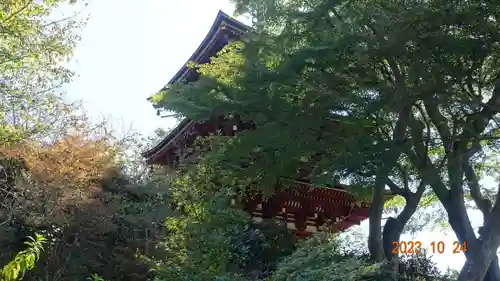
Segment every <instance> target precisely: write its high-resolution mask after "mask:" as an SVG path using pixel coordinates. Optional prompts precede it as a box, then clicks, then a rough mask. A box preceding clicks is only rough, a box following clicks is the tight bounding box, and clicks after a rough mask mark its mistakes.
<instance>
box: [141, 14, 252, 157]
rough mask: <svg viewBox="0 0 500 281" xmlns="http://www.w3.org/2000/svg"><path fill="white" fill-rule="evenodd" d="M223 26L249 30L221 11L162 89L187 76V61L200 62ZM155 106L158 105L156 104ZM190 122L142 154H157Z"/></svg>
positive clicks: (150, 155) (239, 30)
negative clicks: (203, 36)
mask: <svg viewBox="0 0 500 281" xmlns="http://www.w3.org/2000/svg"><path fill="white" fill-rule="evenodd" d="M222 26H224V27H225V30H230V31H236V32H241V33H243V32H246V31H248V30H249V27H248V26H247V25H245V24H244V23H241V22H239V21H238V20H236V19H234V18H232V17H230V16H229V15H227V14H226V13H224V12H222V11H219V13H218V14H217V17H216V19H215V21H214V23H213V25H212V27H211V28H210V30H209V32H208V34H207V35H206V36H205V38H204V39H203V41H202V42H201V44H200V45H199V46H198V48H197V49H196V51H195V52H194V53H193V55H191V57H190V58H189V60H188V61H187V62H186V63H185V64H184V66H183V67H182V68H181V69H180V70H179V71H177V73H176V74H175V75H174V77H172V79H170V81H169V82H168V84H167V85H166V86H165V87H163V88H162V90H165V89H166V87H168V85H172V84H174V83H177V82H179V81H181V80H182V79H183V78H184V77H186V75H187V74H188V73H189V72H190V71H192V69H190V68H188V67H187V63H188V62H192V61H194V62H199V61H200V60H201V59H202V58H203V57H205V56H206V55H207V54H206V52H207V51H208V50H210V47H211V46H213V45H214V44H215V43H216V41H217V39H218V36H219V35H220V34H221V32H222ZM148 100H151V97H150V98H148ZM155 108H157V107H156V106H155ZM190 123H191V120H189V119H187V118H186V119H184V120H182V121H181V123H180V124H179V125H177V127H176V128H175V129H174V130H173V131H172V132H170V133H169V134H168V135H167V136H166V137H165V138H163V139H162V140H161V141H160V142H159V143H158V144H156V145H155V146H154V147H153V148H151V149H149V150H147V151H145V152H143V153H142V156H143V157H145V158H151V157H152V156H154V155H155V154H157V152H159V151H161V150H162V148H163V147H164V146H166V145H167V144H169V143H170V142H171V141H172V140H173V139H174V138H175V137H176V136H177V135H178V134H179V133H181V132H182V131H183V129H184V128H185V127H186V126H188V125H189V124H190Z"/></svg>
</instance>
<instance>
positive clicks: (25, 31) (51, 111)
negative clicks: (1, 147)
mask: <svg viewBox="0 0 500 281" xmlns="http://www.w3.org/2000/svg"><path fill="white" fill-rule="evenodd" d="M75 2H76V1H69V3H68V1H62V0H61V1H59V0H44V1H25V0H7V1H3V2H2V4H1V5H0V34H1V42H2V43H1V44H0V54H1V57H2V61H1V62H0V78H1V80H2V84H1V86H0V93H2V95H1V96H2V98H1V99H0V124H1V126H0V140H1V141H2V143H9V142H17V141H19V140H22V139H25V138H27V137H45V136H46V135H48V134H58V133H59V132H63V131H65V128H66V127H67V125H68V124H69V125H74V123H75V122H76V121H77V120H75V119H74V118H72V116H71V115H72V113H73V112H72V109H74V108H75V106H77V105H76V104H72V103H68V102H66V101H65V97H64V95H62V93H61V92H60V90H59V88H60V87H61V86H62V85H63V84H65V83H67V82H69V81H70V79H71V78H72V76H73V73H72V71H70V70H69V69H67V68H66V67H64V66H63V64H64V63H65V62H66V60H67V59H68V58H69V57H70V55H71V53H72V49H73V47H74V46H75V44H76V43H77V42H78V41H79V35H78V31H79V30H80V29H81V28H82V27H83V26H84V24H85V19H82V18H81V17H79V16H78V15H70V16H63V15H60V13H58V12H59V11H60V10H62V9H65V10H66V11H70V12H71V11H75V10H76V9H80V7H81V6H82V5H83V4H84V3H83V2H82V1H80V2H78V3H76V4H75ZM40 134H43V135H42V136H40Z"/></svg>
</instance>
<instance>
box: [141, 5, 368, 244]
mask: <svg viewBox="0 0 500 281" xmlns="http://www.w3.org/2000/svg"><path fill="white" fill-rule="evenodd" d="M249 29H250V28H249V27H248V26H247V25H245V24H243V23H241V22H239V21H238V20H236V19H234V18H232V17H230V16H228V15H227V14H225V13H224V12H222V11H219V13H218V14H217V18H216V19H215V22H214V23H213V25H212V27H211V28H210V31H209V32H208V34H207V35H206V37H205V39H204V40H203V41H202V42H201V44H200V45H199V47H198V48H197V49H196V51H195V52H194V54H193V55H192V56H191V57H190V58H189V60H188V62H196V63H200V64H203V63H209V62H210V58H211V57H213V56H215V55H216V54H217V53H218V52H219V51H220V50H222V48H224V47H225V46H226V45H227V44H228V43H229V42H231V41H234V40H241V38H242V35H243V34H244V33H245V32H247V31H248V30H249ZM198 75H199V74H198V73H197V72H196V71H194V70H193V69H191V68H188V67H187V64H186V65H184V66H183V67H182V68H181V69H180V70H179V71H178V72H177V73H176V74H175V75H174V77H173V78H172V79H171V80H170V81H169V82H168V84H167V85H172V84H174V83H187V82H193V81H196V79H197V78H198ZM149 100H150V99H149ZM156 109H157V114H158V115H160V109H159V108H156ZM223 119H224V117H223V116H214V117H213V118H211V119H210V120H208V121H206V122H198V121H195V120H190V119H187V118H186V119H184V120H182V121H181V122H180V124H179V125H178V126H177V127H176V128H175V129H174V130H172V132H171V133H170V134H168V135H167V136H166V137H165V138H163V139H162V140H161V141H160V142H159V143H158V144H156V145H155V146H154V147H153V148H151V149H149V150H148V151H145V152H143V153H142V156H143V157H144V158H146V160H147V163H148V164H150V165H162V166H166V167H167V168H169V169H175V168H176V167H177V165H178V164H179V163H182V161H183V160H184V159H185V158H186V157H187V156H188V153H189V152H188V151H189V149H188V148H189V147H190V146H191V145H193V143H194V141H195V139H196V138H197V137H198V136H208V135H210V134H211V133H214V132H217V131H220V132H222V134H223V135H225V136H234V135H235V134H237V133H238V130H240V131H241V130H244V129H248V128H244V126H240V128H238V126H237V125H234V124H233V125H231V124H227V122H221V121H222V120H223ZM345 187H346V186H343V185H340V184H334V185H333V186H329V187H325V186H313V185H312V184H311V183H310V182H308V181H307V180H304V179H283V180H281V181H280V182H279V183H277V184H276V186H275V193H274V195H273V196H272V197H270V198H268V197H265V196H263V195H258V196H254V197H253V198H251V199H248V200H247V201H246V202H244V204H243V208H244V210H245V211H247V212H248V213H250V214H251V215H252V217H253V219H254V220H256V221H260V220H262V219H277V220H282V221H284V222H286V224H287V227H288V229H290V230H291V231H292V232H293V233H294V234H295V235H296V236H297V237H300V238H303V237H307V236H310V235H311V234H312V233H315V232H317V231H319V230H320V229H322V228H320V226H323V225H326V226H327V227H328V228H329V229H330V230H331V231H332V232H339V231H342V230H345V229H347V228H348V227H350V226H352V225H359V224H360V222H361V221H362V220H364V219H366V218H368V209H369V204H368V203H366V202H356V200H355V198H354V196H353V195H352V194H350V193H349V192H348V191H347V190H346V188H345ZM233 203H235V201H234V200H233Z"/></svg>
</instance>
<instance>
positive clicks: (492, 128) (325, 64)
mask: <svg viewBox="0 0 500 281" xmlns="http://www.w3.org/2000/svg"><path fill="white" fill-rule="evenodd" d="M235 2H236V4H237V7H238V10H239V11H240V12H249V13H250V14H251V15H252V16H253V17H254V18H255V20H256V28H257V35H256V36H254V37H253V38H254V41H251V42H250V43H247V44H246V46H244V47H243V46H236V47H234V46H233V50H231V48H228V49H227V50H226V51H225V52H223V53H221V54H220V55H219V58H215V59H213V60H212V62H211V64H209V65H201V66H198V71H199V72H200V73H201V74H202V77H201V79H200V80H199V81H198V82H196V83H192V84H188V85H176V86H173V87H172V88H171V89H170V90H169V91H167V92H163V93H160V94H159V95H158V96H157V97H156V99H155V101H156V102H157V103H159V104H160V105H163V106H164V107H166V108H167V109H171V110H174V111H176V112H179V113H181V114H182V115H185V116H188V117H192V118H198V119H202V118H207V117H208V116H210V115H224V116H237V117H238V118H241V119H243V120H247V121H249V120H252V122H254V124H255V125H256V128H257V129H256V130H254V131H249V132H246V133H241V134H240V135H238V136H237V137H236V139H235V140H234V141H231V142H230V143H229V144H227V145H226V146H225V152H227V153H226V154H224V155H223V156H220V155H219V159H222V158H224V160H231V161H227V162H226V163H231V165H232V166H235V165H234V164H235V163H239V164H242V163H244V164H245V165H247V167H246V168H245V169H244V171H239V172H236V173H237V174H238V175H239V176H243V178H245V177H244V176H247V177H249V176H253V178H254V179H255V178H259V179H261V180H263V179H264V177H274V178H271V179H269V180H270V181H272V180H276V178H277V177H279V176H283V175H286V174H287V173H288V174H291V173H295V171H296V168H297V167H299V166H301V165H303V164H302V162H308V165H310V166H312V167H314V169H312V171H311V174H312V175H313V176H314V175H322V174H325V173H327V174H330V175H331V172H332V171H336V172H340V173H341V174H342V175H343V176H345V177H348V178H350V179H351V182H369V183H371V184H373V186H374V189H373V191H372V207H371V211H370V213H371V214H370V223H371V224H372V225H371V227H370V235H371V238H370V250H371V253H372V256H373V257H375V258H379V257H380V252H381V249H383V247H382V245H383V243H382V240H381V233H380V232H381V231H380V218H381V213H382V207H383V202H382V198H383V197H382V194H383V192H384V190H385V187H386V186H389V187H390V188H391V189H392V190H393V191H395V192H396V193H398V194H401V195H403V196H405V195H406V196H405V197H406V208H408V209H407V210H408V212H407V214H410V216H411V213H412V212H411V211H412V210H413V211H414V209H416V206H415V205H414V203H412V202H417V204H418V201H420V200H419V199H420V198H419V197H420V196H422V193H424V192H425V191H424V187H425V186H429V187H431V188H432V191H433V193H434V194H435V195H436V196H437V198H438V199H439V202H440V203H441V204H442V205H443V207H444V208H445V209H446V212H447V215H448V222H449V223H450V225H451V227H452V229H453V230H454V231H455V233H456V235H457V238H458V240H459V241H460V242H461V243H463V242H466V243H467V244H468V245H469V249H471V250H470V251H467V253H466V257H467V263H466V266H465V267H464V268H463V270H462V273H461V275H460V280H482V279H483V277H484V276H485V275H486V274H487V269H488V267H489V266H490V264H491V265H492V266H491V270H490V271H489V273H488V278H489V279H490V280H496V277H495V276H496V272H497V270H498V266H497V263H496V262H493V263H492V261H493V260H495V259H496V254H495V252H496V249H497V248H498V245H499V243H500V229H498V228H500V225H497V223H496V222H494V221H493V220H491V219H489V218H490V217H491V215H495V214H496V212H500V200H489V199H486V198H484V197H482V192H484V190H481V189H480V188H479V185H478V184H477V183H478V179H479V177H480V176H481V173H478V171H477V169H476V170H475V169H474V168H475V166H478V165H477V163H480V162H481V160H480V159H479V158H481V157H482V158H484V157H492V156H491V155H495V154H496V153H497V151H498V147H497V146H496V142H495V140H496V135H497V129H498V127H497V126H496V122H497V121H496V119H497V110H498V108H499V107H498V106H499V104H498V103H499V100H500V98H498V95H500V91H498V90H495V87H496V84H497V79H498V74H499V69H498V67H497V63H496V62H497V61H498V59H499V58H498V54H499V52H498V50H497V48H498V46H499V45H498V43H499V38H500V37H499V33H498V26H497V20H496V19H497V18H498V16H499V14H498V11H499V7H498V6H497V5H496V4H495V3H483V2H482V1H468V2H460V3H458V2H457V3H455V2H453V3H451V2H446V3H443V2H435V1H431V2H429V1H413V2H411V3H408V2H407V1H390V2H387V1H355V2H352V1H329V0H324V1H322V0H318V1H292V2H280V1H265V2H262V1H235ZM297 135H299V136H300V138H298V137H297ZM285 148H286V149H285ZM229 152H231V153H229ZM247 155H251V157H248V156H247ZM249 158H251V159H249ZM221 163H222V161H221ZM221 165H224V164H221ZM227 166H230V165H229V164H227ZM479 166H480V165H479ZM269 169H271V170H269ZM269 171H272V172H269ZM329 172H330V173H329ZM269 174H272V176H270V175H269ZM464 177H466V178H467V182H465V181H464V180H463V179H464ZM468 190H470V197H472V199H473V201H474V203H475V204H476V206H477V207H478V208H479V209H480V210H482V211H483V213H484V214H485V220H484V226H483V227H482V231H481V234H480V235H479V237H476V235H475V234H474V231H473V229H472V227H471V224H470V221H469V218H468V216H467V213H466V211H467V209H466V203H465V202H466V200H468V199H467V198H466V196H465V193H466V192H467V191H468ZM411 198H413V200H414V201H412V199H411ZM495 202H498V203H496V204H495ZM404 217H406V215H404V216H403V217H401V218H400V219H396V220H397V221H398V220H399V222H400V223H401V224H402V225H403V226H404V224H405V223H406V222H405V221H406V220H405V219H402V218H404ZM386 227H389V226H388V225H386ZM398 228H399V229H402V227H398ZM397 232H398V231H397ZM397 232H396V233H397ZM399 233H400V232H399ZM390 237H391V239H393V238H392V237H397V236H392V235H391V236H390ZM473 265H474V266H473Z"/></svg>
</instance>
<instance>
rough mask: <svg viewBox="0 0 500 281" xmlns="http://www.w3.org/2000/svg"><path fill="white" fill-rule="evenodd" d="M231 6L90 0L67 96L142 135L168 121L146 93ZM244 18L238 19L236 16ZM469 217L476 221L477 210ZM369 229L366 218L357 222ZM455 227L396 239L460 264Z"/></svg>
mask: <svg viewBox="0 0 500 281" xmlns="http://www.w3.org/2000/svg"><path fill="white" fill-rule="evenodd" d="M219 10H222V11H224V12H226V13H227V14H230V15H231V14H232V13H233V6H232V5H231V4H230V3H229V1H228V0H182V1H179V0H176V1H174V0H135V1H133V0H127V1H123V0H106V1H102V0H99V1H97V0H93V1H92V0H91V2H90V3H89V6H88V7H87V11H86V12H89V13H90V14H91V18H90V20H89V22H88V25H87V27H86V28H85V30H84V32H83V34H82V40H81V43H80V44H79V45H78V46H77V48H76V50H75V54H74V55H75V57H74V60H73V61H72V63H71V68H72V69H73V70H74V71H75V72H76V74H77V77H76V78H75V79H74V81H73V82H72V83H71V84H69V85H68V86H66V89H65V90H66V91H67V93H68V95H69V97H70V98H71V99H74V100H83V102H84V104H85V107H86V108H87V110H88V111H89V113H90V114H91V115H92V116H95V117H98V116H106V117H110V118H111V119H113V120H115V122H117V123H119V125H120V126H127V127H128V126H129V125H130V126H132V127H133V128H134V129H135V130H137V131H138V132H141V133H143V134H145V135H149V134H151V133H152V132H153V131H154V130H155V129H156V128H164V129H167V128H171V127H172V126H174V125H175V124H176V122H175V120H173V119H168V118H160V117H158V116H156V110H154V109H153V107H152V105H151V104H150V103H149V102H148V101H147V100H146V99H147V98H148V97H149V96H151V95H152V94H154V93H155V92H157V91H158V90H160V89H161V88H162V87H163V86H165V84H166V83H167V82H168V81H169V80H170V78H171V77H172V76H173V75H174V74H175V73H176V72H177V71H178V70H179V69H180V68H181V67H182V66H183V65H184V64H185V63H186V61H187V60H188V59H189V57H190V56H191V54H192V53H193V52H194V51H195V49H196V48H197V47H198V45H199V44H200V43H201V41H202V40H203V38H204V37H205V35H206V34H207V32H208V30H209V29H210V27H211V25H212V23H213V21H214V20H215V17H216V15H217V12H218V11H219ZM240 20H243V21H244V19H241V18H240ZM472 220H473V221H474V222H473V224H474V225H475V226H478V224H479V223H480V220H479V216H478V215H477V214H475V215H473V216H472ZM361 228H362V229H363V230H364V231H365V232H366V233H368V222H367V221H365V222H363V223H362V224H361ZM455 239H456V238H455V235H454V233H453V232H452V231H451V230H450V231H448V232H442V231H435V232H429V231H425V232H422V233H419V234H418V235H416V236H414V237H412V236H408V235H405V236H403V237H402V239H401V240H402V241H416V240H419V241H421V242H422V244H423V246H424V248H427V249H430V247H431V246H430V245H431V242H433V241H434V242H436V243H437V242H439V241H443V243H444V244H445V247H446V249H445V253H444V254H435V255H434V257H433V259H434V261H436V262H437V263H438V265H439V267H440V268H442V269H445V268H446V267H447V266H450V267H451V268H455V269H460V268H461V267H462V265H463V263H464V261H465V259H464V256H463V255H462V254H453V253H452V247H453V245H452V244H453V241H454V240H455Z"/></svg>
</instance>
